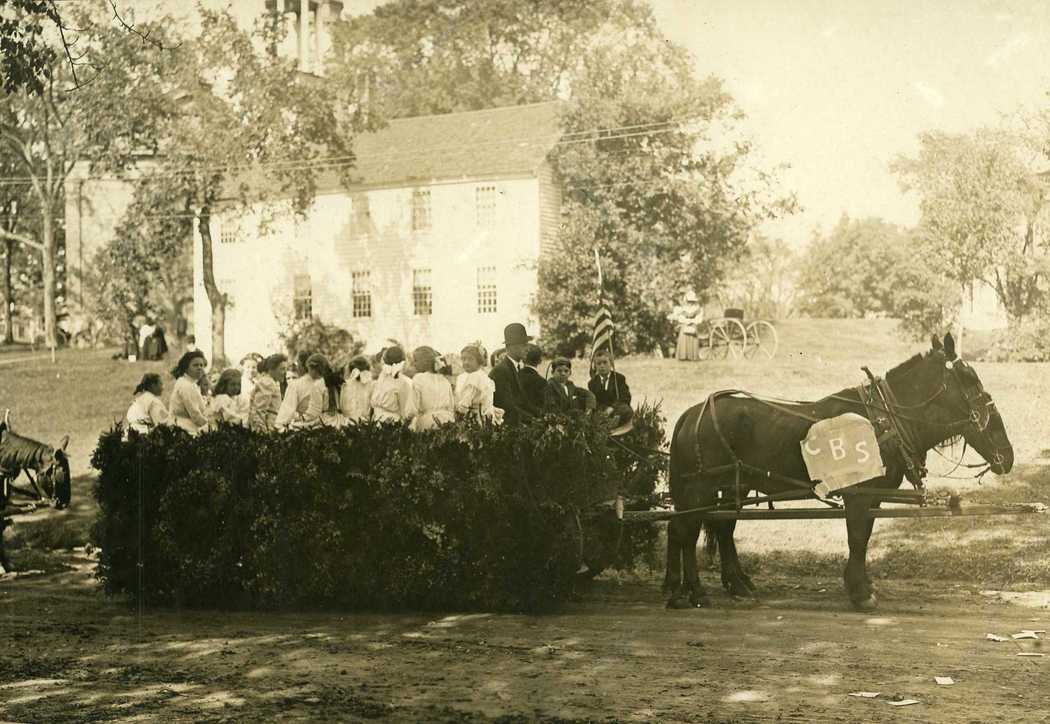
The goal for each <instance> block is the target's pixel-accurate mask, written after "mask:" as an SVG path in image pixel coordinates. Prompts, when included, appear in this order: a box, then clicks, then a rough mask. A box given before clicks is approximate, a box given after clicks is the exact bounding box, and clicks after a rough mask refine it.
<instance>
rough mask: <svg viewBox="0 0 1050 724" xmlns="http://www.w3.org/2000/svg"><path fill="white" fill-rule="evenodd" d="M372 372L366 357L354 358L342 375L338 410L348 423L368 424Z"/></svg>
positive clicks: (372, 384)
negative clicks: (343, 380)
mask: <svg viewBox="0 0 1050 724" xmlns="http://www.w3.org/2000/svg"><path fill="white" fill-rule="evenodd" d="M371 372H372V370H371V366H370V365H369V363H368V358H366V357H354V358H353V359H352V360H350V361H349V362H348V363H347V365H346V370H345V372H344V373H343V374H344V379H345V380H346V381H345V382H343V387H342V389H341V390H339V409H340V410H342V412H343V414H344V415H346V419H347V420H349V421H350V422H358V423H362V422H368V421H369V420H370V419H371V418H372V390H373V388H374V387H375V382H374V381H373V380H372V373H371Z"/></svg>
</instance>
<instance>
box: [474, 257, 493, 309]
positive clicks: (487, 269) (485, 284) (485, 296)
mask: <svg viewBox="0 0 1050 724" xmlns="http://www.w3.org/2000/svg"><path fill="white" fill-rule="evenodd" d="M496 308H497V304H496V267H494V266H482V267H478V314H495V313H496Z"/></svg>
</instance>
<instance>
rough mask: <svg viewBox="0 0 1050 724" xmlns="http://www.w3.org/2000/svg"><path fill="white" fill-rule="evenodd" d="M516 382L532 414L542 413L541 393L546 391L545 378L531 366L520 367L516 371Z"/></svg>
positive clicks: (542, 401) (542, 400)
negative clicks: (519, 370)
mask: <svg viewBox="0 0 1050 724" xmlns="http://www.w3.org/2000/svg"><path fill="white" fill-rule="evenodd" d="M518 382H519V384H521V391H522V393H523V394H524V398H525V406H526V407H527V408H528V409H529V411H530V412H532V413H533V414H534V415H542V414H543V406H544V399H543V395H544V393H545V392H546V391H547V380H545V379H543V377H542V376H541V375H540V373H539V372H537V371H536V369H535V368H533V367H522V368H521V372H519V373H518Z"/></svg>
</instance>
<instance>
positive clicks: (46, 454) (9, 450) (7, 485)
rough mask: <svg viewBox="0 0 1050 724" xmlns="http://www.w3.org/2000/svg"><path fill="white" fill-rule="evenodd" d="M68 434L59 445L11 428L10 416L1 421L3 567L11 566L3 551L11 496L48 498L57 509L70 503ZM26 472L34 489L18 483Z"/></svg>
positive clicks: (0, 559)
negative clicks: (19, 433)
mask: <svg viewBox="0 0 1050 724" xmlns="http://www.w3.org/2000/svg"><path fill="white" fill-rule="evenodd" d="M68 444H69V437H68V436H67V437H64V438H63V439H62V443H61V444H60V445H59V446H58V447H57V448H55V447H51V446H50V445H45V444H44V443H42V442H37V441H36V440H31V439H29V438H28V437H23V436H21V435H18V434H16V433H14V432H12V431H11V429H10V428H9V427H8V422H7V417H6V416H5V417H4V420H3V421H2V422H0V484H2V486H3V491H2V492H3V497H2V498H0V569H2V571H8V570H10V569H11V565H10V563H8V560H7V555H6V554H5V552H4V540H3V533H4V528H5V527H6V525H7V522H8V519H7V517H6V516H7V513H8V512H9V511H8V507H9V506H10V505H11V495H12V494H13V493H19V494H21V495H23V496H26V497H29V498H34V499H36V500H40V501H47V502H48V503H50V504H51V505H53V506H54V507H55V508H59V509H61V508H65V507H67V506H68V505H69V500H70V497H71V495H72V492H71V486H70V476H69V458H68V457H67V456H66V446H67V445H68ZM22 474H25V476H26V478H28V479H29V482H30V484H31V485H32V489H27V488H22V487H18V486H16V485H15V484H14V483H15V481H16V480H17V479H18V477H19V476H20V475H22Z"/></svg>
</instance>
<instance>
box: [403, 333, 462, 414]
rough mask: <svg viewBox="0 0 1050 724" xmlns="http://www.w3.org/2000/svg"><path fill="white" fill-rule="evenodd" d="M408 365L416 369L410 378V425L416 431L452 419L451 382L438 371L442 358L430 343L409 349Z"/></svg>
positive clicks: (454, 402) (453, 405)
mask: <svg viewBox="0 0 1050 724" xmlns="http://www.w3.org/2000/svg"><path fill="white" fill-rule="evenodd" d="M412 366H413V367H415V369H416V374H415V376H414V377H413V378H412V391H413V393H414V394H415V401H416V417H415V419H414V420H412V429H413V430H415V431H416V432H420V431H422V430H432V429H434V428H435V427H437V426H438V425H444V424H447V423H449V422H455V420H456V412H455V411H456V401H455V398H454V396H453V393H452V385H451V383H449V381H448V378H446V377H445V376H444V375H443V374H441V372H440V370H441V369H443V368H444V366H445V360H443V359H442V358H441V356H440V355H438V353H437V352H436V351H435V350H434V349H432V348H430V347H426V346H424V347H417V348H416V350H415V351H414V352H413V353H412Z"/></svg>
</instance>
